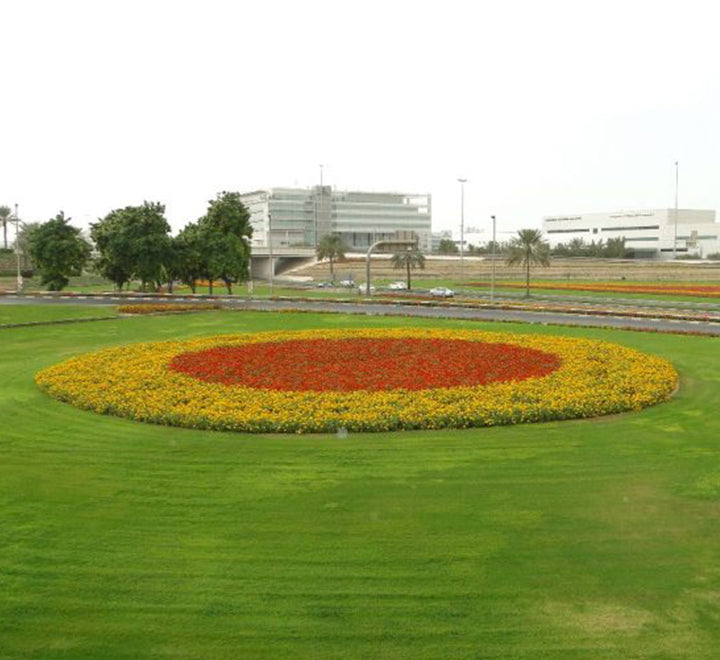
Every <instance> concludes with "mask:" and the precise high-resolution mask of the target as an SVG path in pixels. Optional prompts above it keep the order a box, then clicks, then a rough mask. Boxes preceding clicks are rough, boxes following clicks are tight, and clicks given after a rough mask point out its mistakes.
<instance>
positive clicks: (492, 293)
mask: <svg viewBox="0 0 720 660" xmlns="http://www.w3.org/2000/svg"><path fill="white" fill-rule="evenodd" d="M490 217H491V218H492V223H493V230H492V248H491V249H490V253H491V255H492V257H491V258H492V263H491V264H490V267H491V270H490V302H491V303H493V302H495V225H496V222H495V216H494V215H491V216H490Z"/></svg>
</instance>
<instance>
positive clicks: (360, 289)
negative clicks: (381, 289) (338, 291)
mask: <svg viewBox="0 0 720 660" xmlns="http://www.w3.org/2000/svg"><path fill="white" fill-rule="evenodd" d="M357 290H358V293H367V286H366V285H365V284H358V285H357ZM370 293H375V287H374V286H373V285H372V284H371V285H370Z"/></svg>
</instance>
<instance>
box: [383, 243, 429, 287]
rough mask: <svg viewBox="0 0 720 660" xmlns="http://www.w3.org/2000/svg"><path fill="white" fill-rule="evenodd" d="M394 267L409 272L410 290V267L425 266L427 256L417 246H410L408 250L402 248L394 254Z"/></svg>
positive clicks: (409, 283)
mask: <svg viewBox="0 0 720 660" xmlns="http://www.w3.org/2000/svg"><path fill="white" fill-rule="evenodd" d="M391 262H392V267H393V268H397V269H400V268H404V269H405V271H406V273H407V288H408V291H410V285H411V281H410V269H411V268H420V269H423V268H425V256H424V255H423V253H422V252H420V250H418V249H417V247H413V248H408V249H407V250H400V251H399V252H396V253H395V254H393V256H392V259H391Z"/></svg>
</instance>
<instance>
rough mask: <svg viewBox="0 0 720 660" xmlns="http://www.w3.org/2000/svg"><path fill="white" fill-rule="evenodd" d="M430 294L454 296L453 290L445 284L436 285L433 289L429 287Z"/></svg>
mask: <svg viewBox="0 0 720 660" xmlns="http://www.w3.org/2000/svg"><path fill="white" fill-rule="evenodd" d="M430 295H431V296H435V297H437V298H452V297H454V296H455V292H454V291H453V290H452V289H448V288H447V287H445V286H436V287H435V288H434V289H430Z"/></svg>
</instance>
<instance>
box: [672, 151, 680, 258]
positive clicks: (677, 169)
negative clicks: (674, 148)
mask: <svg viewBox="0 0 720 660" xmlns="http://www.w3.org/2000/svg"><path fill="white" fill-rule="evenodd" d="M678 181H679V168H678V161H675V237H674V238H673V259H677V236H678Z"/></svg>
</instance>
